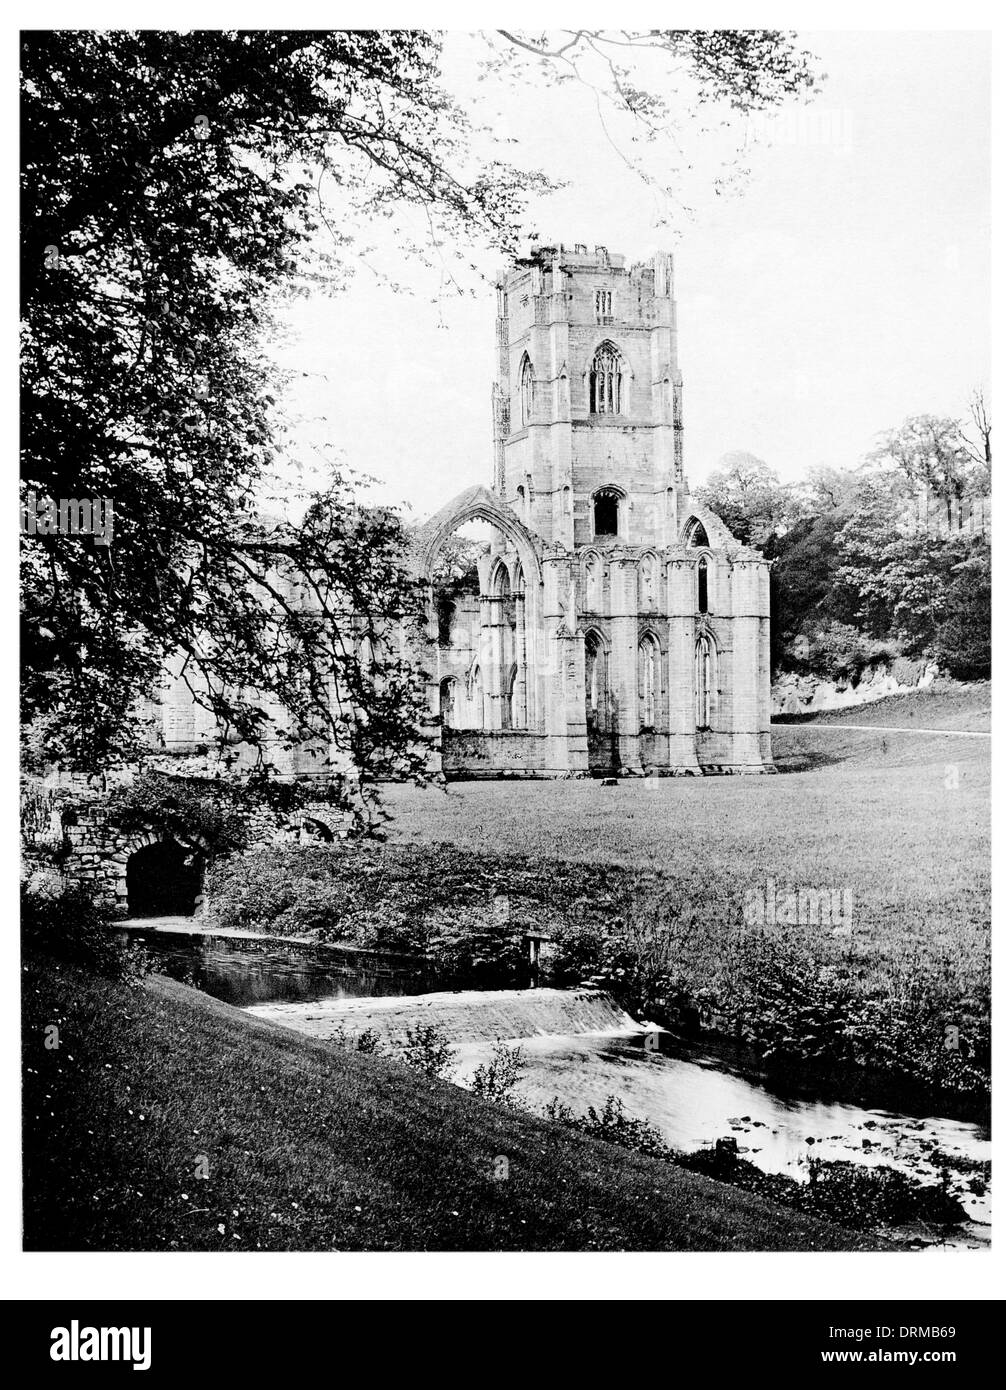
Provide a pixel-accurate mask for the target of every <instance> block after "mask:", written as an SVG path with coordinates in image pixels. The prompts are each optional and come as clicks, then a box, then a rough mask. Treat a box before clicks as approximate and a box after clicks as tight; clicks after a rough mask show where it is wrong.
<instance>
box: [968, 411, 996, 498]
mask: <svg viewBox="0 0 1006 1390" xmlns="http://www.w3.org/2000/svg"><path fill="white" fill-rule="evenodd" d="M968 413H969V416H970V419H969V421H968V423H967V424H966V425H965V426H964V427H963V428H962V429H961V441H962V443H963V445H964V448H965V449H966V451H967V453H968V456H969V457H970V458H971V459H973V460H974V462H975V463H977V464H978V465H979V466H980V469H981V470H982V472H981V473H979V477H980V478H981V480H982V481H983V482H984V487H983V488H982V491H983V492H987V491H988V489H989V488H990V487H991V486H992V416H991V415H990V414H989V408H988V403H987V401H986V400H985V389H984V387H982V386H976V387H975V389H974V390H973V391H972V392H971V400H970V401H969V402H968Z"/></svg>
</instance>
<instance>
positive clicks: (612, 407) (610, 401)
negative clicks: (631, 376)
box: [590, 343, 622, 415]
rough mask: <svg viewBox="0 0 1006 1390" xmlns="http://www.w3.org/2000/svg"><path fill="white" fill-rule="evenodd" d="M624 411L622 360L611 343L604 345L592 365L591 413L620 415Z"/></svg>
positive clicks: (598, 350)
mask: <svg viewBox="0 0 1006 1390" xmlns="http://www.w3.org/2000/svg"><path fill="white" fill-rule="evenodd" d="M621 409H622V359H621V358H620V357H619V355H618V351H617V349H616V348H615V347H613V345H612V344H611V343H602V344H601V346H600V347H599V348H598V349H597V352H596V353H595V354H594V360H593V362H592V363H591V364H590V413H591V414H592V415H618V414H619V413H620V412H621Z"/></svg>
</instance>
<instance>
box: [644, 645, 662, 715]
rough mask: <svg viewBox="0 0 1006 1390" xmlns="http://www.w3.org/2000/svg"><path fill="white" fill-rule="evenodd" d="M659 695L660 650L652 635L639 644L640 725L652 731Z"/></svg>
mask: <svg viewBox="0 0 1006 1390" xmlns="http://www.w3.org/2000/svg"><path fill="white" fill-rule="evenodd" d="M659 694H660V649H659V648H658V646H657V642H656V638H655V637H654V636H653V634H652V633H647V634H646V636H645V637H644V638H643V640H642V641H641V642H640V644H639V700H640V709H639V714H640V724H641V726H642V727H643V728H644V729H652V728H653V727H654V725H655V724H656V722H657V697H658V696H659Z"/></svg>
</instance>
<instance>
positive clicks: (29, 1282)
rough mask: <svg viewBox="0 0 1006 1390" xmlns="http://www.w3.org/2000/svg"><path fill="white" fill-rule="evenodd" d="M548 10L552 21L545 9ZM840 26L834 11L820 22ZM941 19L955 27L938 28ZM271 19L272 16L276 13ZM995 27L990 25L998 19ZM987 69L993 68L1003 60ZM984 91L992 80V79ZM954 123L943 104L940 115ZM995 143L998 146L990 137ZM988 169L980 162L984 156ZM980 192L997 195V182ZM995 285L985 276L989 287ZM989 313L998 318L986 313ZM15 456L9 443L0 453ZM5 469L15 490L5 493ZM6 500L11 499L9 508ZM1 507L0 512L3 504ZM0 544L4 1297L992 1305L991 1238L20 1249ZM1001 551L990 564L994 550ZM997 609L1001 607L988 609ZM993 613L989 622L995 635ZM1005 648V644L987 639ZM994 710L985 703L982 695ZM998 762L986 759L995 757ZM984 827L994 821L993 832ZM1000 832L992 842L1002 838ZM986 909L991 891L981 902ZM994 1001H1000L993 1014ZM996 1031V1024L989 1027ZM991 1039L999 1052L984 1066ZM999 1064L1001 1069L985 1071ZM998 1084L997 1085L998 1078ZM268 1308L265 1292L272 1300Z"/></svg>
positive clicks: (11, 704) (638, 11)
mask: <svg viewBox="0 0 1006 1390" xmlns="http://www.w3.org/2000/svg"><path fill="white" fill-rule="evenodd" d="M19 8H21V9H22V11H23V12H22V14H20V15H19V16H18V17H17V19H16V20H15V23H16V24H23V25H24V27H26V28H32V29H34V28H59V27H66V28H70V27H72V28H115V27H145V28H155V27H164V28H189V27H191V28H210V27H225V26H226V27H230V26H233V27H240V28H253V27H258V28H270V27H272V28H276V27H304V28H307V27H311V28H314V27H317V28H326V27H335V26H336V24H338V25H339V26H341V27H360V28H367V27H370V28H372V27H375V26H376V25H378V24H383V25H386V26H395V25H401V26H410V27H413V26H422V27H428V28H457V29H469V28H473V27H476V24H477V25H478V27H489V26H490V24H491V23H492V20H491V19H490V18H489V17H488V16H487V15H486V14H485V13H484V12H481V13H480V14H479V15H478V19H477V21H476V18H475V15H474V14H473V12H472V11H471V9H470V8H468V7H465V6H462V5H460V4H457V3H455V4H450V5H444V4H430V5H425V6H422V7H417V6H415V5H403V4H393V5H386V4H380V3H378V4H377V5H376V6H375V5H369V6H366V7H364V6H356V5H352V6H345V7H333V6H332V5H330V4H319V3H313V4H304V3H296V0H288V3H286V4H284V5H283V6H282V7H281V8H280V7H277V6H275V5H271V6H268V5H263V4H255V3H250V0H243V3H240V4H237V3H228V4H219V3H217V4H214V3H201V4H198V5H196V4H193V3H192V2H191V0H182V3H176V4H172V5H170V6H169V5H150V4H139V3H137V0H132V3H107V4H86V3H78V4H70V3H64V4H45V3H42V4H38V5H35V6H32V7H30V8H29V7H27V6H24V7H19ZM572 9H573V7H572V6H571V5H567V6H565V7H562V8H559V7H554V6H549V5H546V6H542V5H540V4H535V5H530V4H527V3H525V0H519V2H515V3H512V4H508V5H507V6H506V8H505V14H501V16H500V20H499V22H500V23H503V24H505V25H507V26H508V27H522V28H527V29H531V30H540V29H542V28H547V27H550V26H554V27H565V26H567V25H568V24H569V23H570V21H571V18H572V19H573V22H575V23H576V24H577V25H581V24H586V23H590V22H591V20H592V19H593V20H594V21H595V22H596V23H598V24H604V23H606V22H607V23H609V24H610V15H611V6H610V4H605V5H603V6H602V5H599V4H597V3H594V0H587V2H586V3H583V4H577V6H576V7H575V17H573V16H571V15H570V11H572ZM993 14H994V11H993V8H992V6H991V4H986V3H981V4H976V3H968V2H967V0H959V2H958V3H957V4H956V5H954V6H953V7H949V6H947V5H946V4H945V3H941V4H937V3H935V0H915V2H914V3H912V4H910V5H909V4H907V3H897V4H895V3H877V0H872V2H871V3H869V4H866V3H863V0H850V2H849V3H846V4H843V5H842V6H838V5H829V6H824V5H822V4H819V3H808V0H802V2H801V3H799V4H796V3H792V2H791V3H776V4H772V5H755V4H738V3H731V4H717V3H703V4H701V5H699V4H696V3H688V4H685V5H684V6H681V7H677V8H675V11H674V16H673V18H674V23H675V24H677V25H679V26H681V27H685V26H687V25H689V24H691V25H693V26H694V27H706V28H715V27H720V28H726V27H737V28H750V27H754V26H756V25H757V26H761V27H773V28H793V29H798V30H801V31H804V32H807V31H812V30H815V29H834V30H859V31H870V30H891V29H893V30H901V29H904V30H918V29H931V30H961V29H977V30H993V31H994V30H995V29H996V27H997V26H995V25H994V23H993ZM553 16H554V17H553ZM833 19H837V20H839V21H840V22H838V23H834V22H830V21H831V20H833ZM948 19H952V21H953V22H952V23H948V22H947V21H948ZM277 20H282V21H283V24H282V25H279V24H277V23H276V21H277ZM667 21H668V14H667V6H666V4H661V5H654V4H645V5H644V4H638V5H632V6H630V8H629V11H627V12H626V14H625V15H624V18H622V22H623V23H625V24H627V25H632V26H637V25H650V24H652V25H653V26H654V27H658V26H659V25H660V24H661V23H664V24H666V23H667ZM998 27H999V28H1000V29H1001V27H1002V26H1001V25H1000V26H998ZM8 34H9V42H8V45H7V46H6V51H7V53H8V54H9V55H10V58H11V60H12V61H11V63H10V65H9V66H6V67H5V73H6V93H5V95H6V101H5V103H4V109H5V111H6V119H5V120H4V122H3V134H2V141H3V152H4V168H5V182H4V186H5V188H6V189H7V190H8V198H7V200H6V205H7V207H8V209H9V212H8V217H7V227H6V239H5V244H6V247H7V254H6V258H5V261H4V264H5V265H6V266H7V267H8V273H7V276H6V277H5V278H4V287H3V294H4V298H5V301H6V303H7V308H8V313H7V316H6V322H7V323H8V325H10V329H9V333H8V337H7V342H8V343H9V344H13V337H14V335H13V322H14V319H15V316H16V294H17V288H16V284H15V282H14V277H13V275H12V273H11V268H12V267H14V266H16V265H17V263H18V256H17V226H16V217H17V210H16V198H15V196H14V194H13V189H14V188H15V186H16V179H17V135H16V132H17V78H16V59H17V35H16V30H15V29H14V28H13V26H11V25H8ZM994 38H995V50H996V51H995V58H996V59H998V58H999V57H1000V53H999V47H1000V35H999V34H998V33H995V35H994ZM996 66H997V67H998V68H999V69H1000V70H1001V68H1002V64H1001V63H998V62H997V64H996ZM994 85H995V84H994V83H993V86H994ZM1000 108H1001V102H998V103H997V104H996V113H995V114H996V120H995V127H996V129H995V130H994V135H995V134H996V133H997V130H998V118H999V116H1000V114H1001V110H1000ZM947 119H948V120H952V119H953V113H952V112H948V113H947ZM999 145H1000V142H999V141H998V140H995V142H994V148H998V147H999ZM993 167H994V166H993ZM998 191H999V190H998V187H995V188H994V195H995V194H996V193H998ZM994 283H995V286H996V290H998V277H995V280H994ZM992 319H993V322H994V323H995V322H1002V315H1001V314H996V313H993V315H992ZM9 351H10V354H11V361H10V362H9V364H8V372H7V373H6V375H5V381H6V382H7V391H6V393H5V399H4V407H5V415H6V420H7V434H6V437H7V438H8V439H9V440H11V441H13V440H15V439H16V437H17V398H16V346H12V347H11V348H9ZM12 452H13V446H12ZM13 471H14V470H13V468H12V479H11V484H10V486H11V492H12V494H13V487H14V483H13ZM13 501H14V499H13V495H12V503H13ZM12 512H13V507H12ZM8 535H9V536H10V538H11V539H10V541H9V542H8V548H7V550H6V551H5V554H4V561H3V565H4V579H5V584H4V589H3V593H4V602H3V605H2V608H0V622H2V628H0V633H2V635H3V637H4V638H5V639H6V641H5V650H7V652H8V659H7V661H6V663H5V666H6V677H7V678H6V681H5V682H4V687H3V705H2V710H3V729H4V732H5V738H4V740H3V762H2V773H3V781H2V785H3V786H4V787H5V788H6V789H7V793H8V794H7V795H6V796H5V797H4V802H3V820H2V822H0V846H2V851H0V852H2V855H3V858H2V861H0V862H2V864H3V869H4V878H3V884H4V893H5V902H6V903H7V904H8V909H9V910H8V911H7V912H5V913H4V915H3V918H2V921H3V930H4V937H3V940H4V946H3V970H2V973H0V987H2V991H3V993H2V996H0V1000H2V1019H3V1049H2V1057H3V1066H2V1071H0V1106H2V1110H0V1113H2V1114H3V1115H4V1117H5V1119H6V1124H5V1125H4V1127H3V1140H2V1150H0V1297H3V1298H5V1299H56V1298H63V1299H72V1298H80V1299H84V1298H87V1299H96V1298H108V1299H116V1298H123V1299H126V1298H136V1297H143V1298H149V1299H205V1300H213V1299H224V1298H241V1299H261V1298H262V1297H263V1291H264V1290H266V1289H268V1290H274V1291H277V1292H276V1293H275V1294H274V1296H273V1297H274V1298H275V1299H279V1300H284V1301H285V1300H290V1299H311V1300H317V1299H326V1300H327V1299H350V1300H355V1299H367V1300H372V1299H373V1300H392V1301H394V1300H400V1299H406V1300H427V1299H438V1300H439V1299H452V1300H454V1299H457V1300H472V1299H474V1300H480V1299H493V1300H498V1299H521V1300H524V1299H542V1300H550V1299H561V1300H564V1301H565V1300H575V1299H590V1300H597V1299H599V1298H602V1299H604V1300H605V1301H607V1300H609V1299H610V1300H613V1301H622V1300H626V1299H631V1300H633V1301H636V1300H678V1299H683V1300H690V1299H698V1300H705V1299H709V1300H713V1301H721V1300H722V1301H729V1300H734V1299H739V1300H747V1299H755V1300H770V1301H777V1300H782V1301H789V1300H804V1299H814V1300H836V1299H865V1300H878V1301H879V1300H889V1299H891V1298H899V1299H912V1298H918V1299H923V1300H929V1299H959V1298H966V1299H975V1300H980V1299H992V1298H995V1297H996V1296H997V1294H996V1290H997V1289H1001V1288H1002V1287H1003V1286H1004V1283H1006V1281H1004V1279H1003V1274H1004V1269H1003V1255H1002V1251H1001V1248H1000V1249H998V1250H996V1251H994V1252H993V1253H992V1254H980V1253H977V1252H975V1253H972V1252H950V1253H945V1254H940V1253H927V1254H925V1255H911V1254H890V1255H860V1254H848V1255H844V1254H820V1255H814V1254H792V1255H786V1254H756V1253H750V1254H725V1253H718V1254H642V1255H636V1254H629V1255H617V1254H616V1255H599V1254H598V1255H586V1254H583V1255H580V1254H569V1255H566V1254H553V1255H542V1254H526V1255H519V1254H518V1255H514V1254H494V1253H487V1254H484V1255H463V1254H428V1255H412V1254H360V1255H339V1254H290V1255H282V1254H252V1253H247V1254H244V1253H243V1254H228V1255H223V1254H221V1255H211V1254H174V1255H173V1254H149V1255H134V1254H121V1255H113V1254H68V1255H56V1254H53V1255H49V1254H24V1253H22V1252H21V1250H20V1238H21V1236H20V1127H19V1115H20V1082H19V1076H18V1058H19V1054H20V1040H19V1021H18V983H17V967H16V950H17V941H16V930H15V922H16V918H17V907H16V896H15V895H16V877H17V875H16V873H15V872H14V871H15V868H16V856H15V854H14V852H13V849H12V847H13V846H15V845H17V843H18V836H17V797H16V793H17V776H16V762H17V741H16V723H15V721H16V717H17V715H16V709H17V702H16V689H15V686H16V677H17V672H16V663H15V661H14V656H13V653H14V652H15V651H16V637H15V633H16V627H15V622H16V614H15V612H14V598H13V596H14V594H15V593H16V567H17V561H16V549H15V546H14V544H13V536H14V525H13V521H12V522H11V525H10V528H9V532H8ZM997 558H998V557H997ZM996 611H997V615H998V612H999V609H998V607H997V610H996ZM1000 627H1001V624H999V623H998V621H997V623H996V637H997V638H999V636H1000ZM1000 649H1002V650H1006V648H1000ZM995 709H996V711H997V712H998V709H999V701H998V700H996V702H995ZM993 768H994V770H998V768H999V759H998V757H995V756H994V762H993ZM996 829H998V827H996ZM998 838H999V837H998V834H997V835H996V840H997V841H998ZM994 903H995V904H997V903H998V894H997V895H996V896H995V898H994ZM995 982H996V999H997V1000H999V999H1000V998H1001V993H1002V971H1001V970H999V969H998V968H997V969H996V975H995ZM1000 1013H1001V1010H999V1009H998V1008H997V1011H996V1014H997V1019H998V1017H999V1014H1000ZM995 1036H996V1038H997V1039H999V1037H1000V1033H999V1030H998V1029H996V1030H995ZM1000 1052H1001V1049H1000V1047H999V1046H997V1047H996V1058H997V1060H998V1058H999V1056H1000ZM1000 1075H1001V1069H998V1068H997V1076H1000ZM999 1089H1000V1091H1001V1089H1002V1083H1001V1082H1000V1086H999ZM1001 1112H1002V1106H1001V1104H1000V1103H999V1102H998V1101H997V1103H996V1106H995V1120H996V1132H997V1133H998V1132H1000V1123H1001V1120H1002V1113H1001ZM268 1301H273V1299H272V1298H270V1299H269V1300H268Z"/></svg>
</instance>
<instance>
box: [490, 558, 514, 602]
mask: <svg viewBox="0 0 1006 1390" xmlns="http://www.w3.org/2000/svg"><path fill="white" fill-rule="evenodd" d="M489 592H490V593H491V594H492V596H493V598H509V597H510V571H509V570H508V569H507V567H506V561H505V560H497V561H496V564H495V567H494V568H493V571H492V575H491V577H490V580H489Z"/></svg>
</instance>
